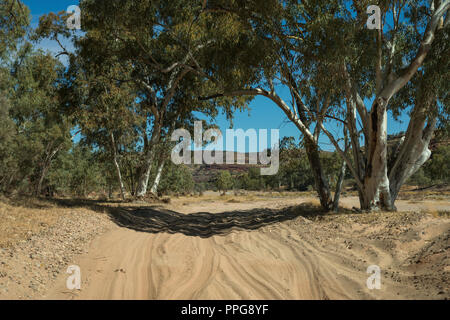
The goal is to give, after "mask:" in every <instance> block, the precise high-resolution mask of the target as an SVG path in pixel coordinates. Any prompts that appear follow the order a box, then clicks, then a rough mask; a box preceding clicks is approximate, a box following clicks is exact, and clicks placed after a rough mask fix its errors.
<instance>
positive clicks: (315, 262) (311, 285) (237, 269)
mask: <svg viewBox="0 0 450 320" xmlns="http://www.w3.org/2000/svg"><path fill="white" fill-rule="evenodd" d="M295 201H297V202H298V200H295ZM295 201H294V200H292V201H290V200H283V203H277V204H274V203H271V205H272V206H273V207H280V206H286V205H289V204H292V203H293V202H295ZM291 202H292V203H291ZM253 205H255V204H253ZM258 205H259V206H268V203H267V202H266V203H259V204H258V203H256V206H258ZM228 207H230V205H228ZM236 208H242V209H245V204H234V205H232V208H228V209H236ZM223 209H224V208H223V207H221V206H215V210H216V211H218V212H221V211H223ZM195 210H198V206H197V207H195V208H194V207H189V206H187V207H185V213H187V214H185V213H182V214H179V216H178V218H179V217H186V219H188V218H189V219H190V220H183V221H181V222H180V224H179V225H178V227H176V228H175V227H173V226H171V227H169V228H167V229H164V228H166V227H164V228H162V227H161V232H158V233H153V231H154V230H153V229H151V230H149V231H150V232H141V231H135V230H131V229H130V228H126V227H117V228H115V229H114V230H112V231H110V232H109V233H107V234H105V235H103V236H101V237H99V238H97V239H96V240H94V241H93V242H92V243H91V246H90V250H89V253H88V254H86V255H83V256H80V257H78V258H77V261H74V264H77V265H79V266H80V268H81V272H82V279H83V282H82V289H81V291H69V290H67V288H66V285H65V279H66V277H67V275H65V276H63V277H61V278H60V279H59V281H58V285H57V286H56V287H55V288H53V289H52V290H50V292H49V294H48V295H46V296H45V297H44V299H356V298H359V299H361V298H362V299H397V298H404V297H408V292H410V288H409V287H408V286H405V285H401V284H398V283H396V282H393V281H391V280H390V279H383V289H382V290H369V289H368V288H367V286H366V280H367V278H368V276H369V275H368V274H367V273H366V268H367V266H368V265H369V264H371V263H373V262H376V263H378V264H381V265H388V264H392V259H393V258H392V256H391V255H390V254H389V253H388V252H385V251H383V250H381V249H380V248H376V247H375V246H372V247H371V248H370V249H371V250H372V251H376V252H377V254H376V255H375V256H376V258H373V259H372V260H371V259H370V257H369V258H368V257H367V255H366V254H365V253H364V252H367V250H366V251H364V250H362V251H361V252H358V251H357V250H353V252H352V254H351V255H349V252H348V250H347V249H346V248H341V247H339V246H334V245H326V244H324V239H326V237H327V236H326V233H325V235H318V234H314V233H310V232H309V231H310V230H311V228H312V224H313V222H311V221H310V220H307V219H305V218H303V217H297V218H295V219H290V218H289V219H287V220H286V221H281V222H278V223H266V222H268V221H266V220H265V219H267V216H268V215H267V216H266V215H262V216H256V217H254V216H252V217H251V219H252V221H260V222H261V225H260V226H258V227H256V226H254V225H246V229H254V230H245V228H244V230H242V229H240V230H236V229H235V228H229V229H227V228H226V226H228V224H229V223H231V222H230V221H231V220H233V222H232V223H234V226H236V224H238V225H239V224H241V225H239V226H242V225H243V224H245V221H247V220H245V219H244V218H245V214H246V213H245V211H242V212H240V214H239V215H238V216H236V215H233V216H232V217H231V216H230V217H229V216H227V215H225V217H224V218H220V219H222V220H218V221H219V222H217V221H216V220H214V221H213V222H209V223H203V222H202V223H200V222H201V221H203V220H201V219H206V218H207V219H211V216H207V217H206V218H205V217H203V216H198V217H197V216H195V214H194V216H192V214H189V212H192V211H195ZM264 210H266V209H261V211H264ZM152 214H153V213H151V212H150V213H148V215H149V216H150V215H152ZM268 214H270V212H268ZM138 215H139V214H138ZM218 216H219V215H218ZM163 217H164V219H165V220H164V219H163V218H161V219H159V218H158V220H153V221H150V224H152V225H154V224H158V223H161V220H164V222H165V223H166V222H167V221H169V223H170V222H171V221H174V220H171V219H172V218H170V215H168V216H167V217H166V216H163ZM190 217H194V218H195V219H196V220H195V219H194V218H192V219H194V220H192V219H191V218H190ZM212 217H213V218H214V219H215V216H212ZM174 218H177V217H174ZM142 219H148V216H147V217H144V216H143V217H142ZM155 219H156V218H155ZM227 219H228V220H227ZM239 219H240V220H239ZM236 220H238V222H236ZM142 221H143V220H142ZM193 221H195V222H196V223H198V225H193V224H194V223H193ZM214 223H216V224H217V225H215V224H214ZM189 224H192V226H190V225H189ZM205 225H208V226H209V225H212V227H211V230H213V231H211V230H210V229H199V228H205ZM215 227H216V229H215ZM219 230H220V231H219ZM302 230H303V231H302ZM194 231H195V232H198V234H199V235H200V236H195V235H194V234H195V232H194ZM208 232H210V233H211V234H209V233H208ZM308 232H309V233H308ZM366 260H368V261H366ZM370 260H371V261H370Z"/></svg>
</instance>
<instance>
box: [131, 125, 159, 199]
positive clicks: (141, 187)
mask: <svg viewBox="0 0 450 320" xmlns="http://www.w3.org/2000/svg"><path fill="white" fill-rule="evenodd" d="M160 130H161V127H160V126H157V127H155V128H154V130H153V134H152V139H151V142H150V145H148V146H147V150H146V152H145V159H144V164H143V166H142V169H141V170H140V177H139V181H138V186H137V190H136V197H137V198H139V199H142V198H144V197H145V195H146V194H147V190H148V182H149V180H150V174H151V171H152V166H153V160H154V158H155V146H156V144H157V143H158V142H159V140H160V137H161V131H160Z"/></svg>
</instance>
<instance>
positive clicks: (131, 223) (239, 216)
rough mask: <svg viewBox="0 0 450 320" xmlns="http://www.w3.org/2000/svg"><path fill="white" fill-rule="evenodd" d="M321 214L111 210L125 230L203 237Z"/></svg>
mask: <svg viewBox="0 0 450 320" xmlns="http://www.w3.org/2000/svg"><path fill="white" fill-rule="evenodd" d="M320 214H321V212H320V209H318V208H315V207H312V206H299V207H293V208H285V209H281V210H273V209H253V210H249V211H230V212H221V213H209V212H198V213H191V214H182V213H178V212H175V211H170V210H166V209H161V208H158V209H155V208H139V209H136V208H116V210H111V211H110V216H111V219H112V220H113V221H114V222H115V223H116V224H118V225H119V226H121V227H125V228H129V229H132V230H135V231H140V232H149V233H161V232H165V233H171V234H175V233H181V234H184V235H186V236H192V237H201V238H209V237H212V236H215V235H227V234H229V233H230V232H232V231H233V230H257V229H259V228H262V227H264V226H267V225H271V224H275V223H279V222H284V221H288V220H293V219H296V218H298V217H299V216H314V215H320Z"/></svg>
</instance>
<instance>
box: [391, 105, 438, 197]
mask: <svg viewBox="0 0 450 320" xmlns="http://www.w3.org/2000/svg"><path fill="white" fill-rule="evenodd" d="M429 99H430V100H428V101H427V103H426V104H424V105H423V106H421V107H420V108H415V109H414V110H413V112H412V114H411V121H410V124H409V126H408V130H407V131H406V136H405V139H404V141H403V143H402V145H401V146H400V151H399V153H398V156H397V158H396V159H395V163H394V165H393V167H392V169H391V171H390V173H389V181H390V189H391V197H392V199H393V201H395V199H397V196H398V193H399V192H400V188H401V186H402V185H403V184H404V183H405V182H406V181H407V180H408V179H409V178H410V177H411V176H412V175H413V174H414V173H416V172H417V170H419V168H420V167H421V166H422V165H423V164H424V163H425V162H426V161H427V160H428V159H429V158H430V156H431V151H430V150H429V145H430V141H431V138H432V136H433V132H434V130H435V127H436V121H437V116H436V115H435V112H430V109H431V108H429V106H431V104H433V103H434V100H433V99H432V98H431V97H430V98H429Z"/></svg>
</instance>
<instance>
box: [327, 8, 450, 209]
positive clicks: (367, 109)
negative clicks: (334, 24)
mask: <svg viewBox="0 0 450 320" xmlns="http://www.w3.org/2000/svg"><path fill="white" fill-rule="evenodd" d="M344 3H349V4H351V5H352V7H351V8H352V11H351V12H353V13H355V14H354V15H350V14H347V15H346V16H343V17H342V18H341V19H340V20H341V22H338V26H340V30H341V36H339V34H335V36H336V38H337V39H338V40H340V44H341V45H342V48H343V51H340V52H342V57H344V58H343V59H336V64H335V65H334V66H335V68H338V67H339V64H340V65H341V72H337V73H336V77H337V78H339V79H340V80H341V81H342V83H343V84H344V85H343V86H342V89H343V91H344V92H345V94H346V108H347V109H346V114H345V116H344V120H345V123H346V126H347V127H348V129H349V132H350V135H349V137H350V139H351V142H352V149H353V150H352V151H353V159H352V160H353V161H351V159H349V158H348V157H347V156H346V154H345V153H344V152H343V150H342V148H341V147H340V146H339V144H338V142H337V139H336V138H335V137H334V136H333V135H332V134H331V133H330V132H329V130H327V129H325V128H324V126H323V125H322V129H323V131H324V132H325V134H326V135H327V136H328V137H329V139H330V140H331V142H332V143H333V144H334V145H335V147H336V149H337V150H338V152H340V154H341V155H342V156H343V158H344V159H345V160H346V162H347V165H348V167H349V169H350V171H351V172H352V174H353V176H354V178H355V180H356V183H357V186H358V190H359V194H360V202H361V207H362V208H363V209H365V210H373V209H379V208H383V209H387V210H395V206H394V202H395V200H396V198H397V195H398V192H399V190H400V187H401V186H402V185H403V183H404V182H405V181H406V180H407V179H408V178H409V177H410V176H411V175H412V174H414V172H416V171H417V170H418V169H419V168H420V167H421V166H422V165H423V164H424V163H425V162H426V161H427V160H428V159H429V157H430V154H431V152H430V150H429V148H428V146H429V142H430V139H431V137H432V134H433V131H434V129H435V126H436V122H437V120H438V115H439V113H440V112H439V111H438V110H439V109H441V113H445V112H448V83H449V81H448V80H449V72H448V70H449V59H448V57H449V46H448V43H449V41H448V37H449V33H448V32H449V27H450V26H449V20H450V19H449V13H448V11H449V8H450V1H446V0H444V1H383V2H381V3H379V6H380V11H381V21H380V29H378V30H368V29H367V28H366V21H367V14H366V8H367V7H368V6H369V4H370V3H369V2H368V1H352V2H344ZM344 44H347V45H346V46H345V45H344ZM369 101H373V102H371V103H370V102H369ZM388 111H392V112H393V113H394V115H395V116H399V115H401V114H407V112H408V111H409V117H410V120H409V125H408V129H407V132H406V135H405V137H404V139H403V141H402V143H401V144H400V145H399V146H397V148H396V150H394V154H393V155H392V156H391V157H388V140H387V137H388V135H387V130H388V120H387V118H388V117H387V113H388ZM341 120H342V119H341ZM358 121H360V122H361V124H360V125H359V126H358V123H357V122H358ZM361 141H363V143H364V144H363V145H362V143H361ZM389 159H391V161H389ZM352 163H353V164H354V165H352Z"/></svg>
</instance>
